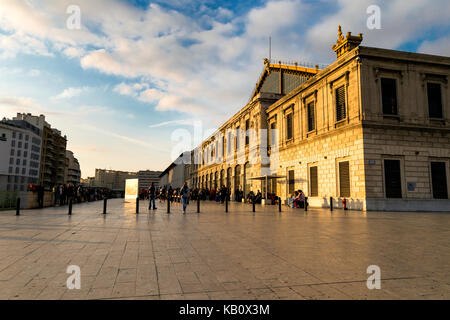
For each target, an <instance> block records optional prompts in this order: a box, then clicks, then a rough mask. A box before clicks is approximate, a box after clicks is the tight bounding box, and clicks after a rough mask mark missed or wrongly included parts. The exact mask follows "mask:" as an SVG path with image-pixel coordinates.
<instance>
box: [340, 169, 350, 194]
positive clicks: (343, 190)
mask: <svg viewBox="0 0 450 320" xmlns="http://www.w3.org/2000/svg"><path fill="white" fill-rule="evenodd" d="M339 189H340V196H341V197H350V163H349V162H348V161H344V162H340V163H339Z"/></svg>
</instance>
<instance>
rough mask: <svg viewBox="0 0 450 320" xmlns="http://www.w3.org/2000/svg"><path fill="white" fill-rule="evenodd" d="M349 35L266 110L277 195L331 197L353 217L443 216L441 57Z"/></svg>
mask: <svg viewBox="0 0 450 320" xmlns="http://www.w3.org/2000/svg"><path fill="white" fill-rule="evenodd" d="M355 38H356V37H354V36H351V34H347V38H343V37H342V35H341V34H340V40H339V41H341V42H344V43H345V42H347V41H352V43H351V44H350V45H349V46H347V47H346V49H345V50H344V51H342V50H339V51H338V50H336V51H337V54H338V60H337V61H336V62H335V63H333V64H332V65H330V66H329V67H327V68H326V69H324V70H323V71H321V72H320V73H319V74H318V75H317V76H316V77H314V78H312V79H310V80H309V81H307V82H305V83H304V84H302V85H301V86H299V87H298V88H297V89H295V90H294V91H293V92H291V93H290V94H289V95H287V96H286V97H283V98H282V99H280V100H279V101H277V102H276V103H275V104H273V105H272V106H271V107H270V108H269V109H268V111H267V113H268V123H269V127H270V125H271V124H272V123H273V124H275V126H276V127H277V128H280V130H279V131H280V134H279V155H278V156H279V157H278V158H279V164H280V166H279V169H278V174H279V175H283V176H285V177H286V178H285V179H283V180H280V181H279V183H278V185H277V188H278V190H277V192H278V194H279V195H281V196H282V198H284V199H286V198H287V197H288V195H289V194H291V193H292V192H293V191H294V190H298V189H302V190H303V191H304V192H305V194H306V195H307V196H308V197H309V202H310V204H311V206H317V207H328V206H329V205H330V203H329V202H330V197H331V198H332V200H331V201H333V204H334V205H335V206H339V207H340V206H342V200H343V199H344V198H345V199H346V202H347V206H348V207H349V208H350V209H358V210H399V211H404V210H407V211H420V210H429V211H449V210H450V201H449V200H448V198H449V189H448V186H449V185H450V183H449V182H450V175H449V172H450V170H449V160H450V105H449V102H450V100H449V99H450V90H449V88H448V78H449V76H450V58H447V57H438V56H431V55H426V54H417V53H409V52H399V51H393V50H386V49H377V48H368V47H363V46H359V42H360V41H355ZM360 40H362V37H361V39H360ZM339 41H338V45H337V46H336V47H338V46H339ZM289 114H292V117H293V119H294V126H293V135H292V138H291V139H288V137H287V132H286V130H287V129H286V119H287V116H288V115H289Z"/></svg>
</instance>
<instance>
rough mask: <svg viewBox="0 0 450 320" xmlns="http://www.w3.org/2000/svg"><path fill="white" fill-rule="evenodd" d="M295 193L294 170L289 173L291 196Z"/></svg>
mask: <svg viewBox="0 0 450 320" xmlns="http://www.w3.org/2000/svg"><path fill="white" fill-rule="evenodd" d="M294 192H295V172H294V170H290V171H289V194H293V193H294Z"/></svg>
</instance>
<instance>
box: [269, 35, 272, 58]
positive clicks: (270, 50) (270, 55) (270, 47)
mask: <svg viewBox="0 0 450 320" xmlns="http://www.w3.org/2000/svg"><path fill="white" fill-rule="evenodd" d="M271 60H272V37H269V63H270V61H271Z"/></svg>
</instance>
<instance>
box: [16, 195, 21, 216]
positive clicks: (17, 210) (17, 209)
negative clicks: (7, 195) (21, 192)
mask: <svg viewBox="0 0 450 320" xmlns="http://www.w3.org/2000/svg"><path fill="white" fill-rule="evenodd" d="M16 216H20V198H17V203H16Z"/></svg>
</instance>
